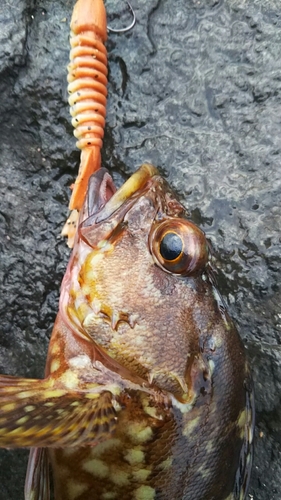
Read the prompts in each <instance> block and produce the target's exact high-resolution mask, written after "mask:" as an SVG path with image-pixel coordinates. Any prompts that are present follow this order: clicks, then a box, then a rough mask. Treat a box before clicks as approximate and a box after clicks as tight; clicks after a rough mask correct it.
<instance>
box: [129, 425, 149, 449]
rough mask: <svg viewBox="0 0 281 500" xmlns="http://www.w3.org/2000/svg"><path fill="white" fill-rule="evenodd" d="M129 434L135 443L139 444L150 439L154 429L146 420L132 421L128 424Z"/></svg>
mask: <svg viewBox="0 0 281 500" xmlns="http://www.w3.org/2000/svg"><path fill="white" fill-rule="evenodd" d="M127 434H128V435H129V436H130V438H131V440H132V441H133V442H134V443H136V444H139V443H146V442H147V441H149V440H150V439H151V438H152V436H153V431H152V429H151V427H149V426H146V425H145V423H144V422H132V423H131V424H129V426H128V429H127Z"/></svg>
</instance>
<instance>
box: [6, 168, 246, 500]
mask: <svg viewBox="0 0 281 500" xmlns="http://www.w3.org/2000/svg"><path fill="white" fill-rule="evenodd" d="M209 253H210V252H209V245H208V243H207V241H206V238H205V235H204V233H203V232H202V231H201V230H200V229H199V228H198V227H197V226H196V225H195V224H193V223H192V222H191V220H190V218H189V216H188V213H187V212H186V210H185V208H184V207H183V206H182V205H181V204H180V203H179V202H178V200H177V199H176V197H175V195H174V193H173V192H172V190H171V189H170V187H169V185H168V184H167V182H166V181H165V180H164V179H163V178H162V177H161V176H160V175H159V173H158V171H157V170H156V169H155V168H154V167H153V166H151V165H148V164H144V165H143V166H142V167H141V168H140V169H139V170H138V171H137V172H136V173H135V174H133V176H132V177H131V178H129V179H128V181H127V182H126V183H125V184H124V185H123V186H122V187H121V188H120V189H119V190H118V191H116V190H115V187H114V185H113V181H112V179H111V177H110V175H109V173H108V172H107V171H106V170H105V169H103V168H102V169H101V170H99V171H98V172H97V173H96V174H95V175H93V176H92V177H91V179H90V182H89V187H88V196H87V198H86V201H85V204H84V208H83V210H82V211H81V213H80V221H79V228H78V233H77V236H76V241H75V244H74V249H73V253H72V257H71V259H70V262H69V265H68V269H67V272H66V275H65V277H64V280H63V283H62V290H61V298H60V307H59V313H58V316H57V320H56V323H55V326H54V330H53V333H52V338H51V342H50V346H49V352H48V360H47V367H46V378H45V379H44V380H28V379H22V378H17V377H9V376H4V375H2V376H1V377H0V445H1V446H3V447H10V448H11V447H32V450H31V454H30V460H29V466H28V473H27V480H26V487H25V498H26V500H49V498H50V481H49V463H50V465H51V470H52V475H53V482H54V491H55V500H106V499H124V500H131V499H132V500H133V499H135V500H152V499H153V500H154V499H155V500H243V499H245V497H246V491H247V486H248V480H249V474H250V468H251V449H252V440H253V422H254V410H253V391H252V383H251V377H250V373H249V369H248V365H247V361H246V357H245V351H244V348H243V345H242V342H241V340H240V337H239V335H238V333H237V331H236V329H235V326H234V324H233V322H232V321H231V319H230V318H229V316H228V314H227V311H226V308H225V306H224V303H223V301H222V299H221V297H220V295H219V293H218V291H217V287H216V283H215V278H214V270H213V268H212V265H211V263H210V256H209Z"/></svg>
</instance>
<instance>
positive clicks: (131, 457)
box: [124, 448, 144, 465]
mask: <svg viewBox="0 0 281 500" xmlns="http://www.w3.org/2000/svg"><path fill="white" fill-rule="evenodd" d="M124 458H125V460H127V462H129V464H130V465H135V464H139V463H141V462H143V461H144V452H143V451H141V450H137V449H136V448H133V449H132V450H128V452H127V453H126V455H125V456H124Z"/></svg>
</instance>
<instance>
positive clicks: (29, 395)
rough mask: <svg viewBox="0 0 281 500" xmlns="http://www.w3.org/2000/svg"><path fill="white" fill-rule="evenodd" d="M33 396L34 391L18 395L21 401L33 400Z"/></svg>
mask: <svg viewBox="0 0 281 500" xmlns="http://www.w3.org/2000/svg"><path fill="white" fill-rule="evenodd" d="M5 390H6V389H5ZM32 396H34V392H33V391H22V392H19V393H18V394H17V398H20V399H24V398H31V397H32Z"/></svg>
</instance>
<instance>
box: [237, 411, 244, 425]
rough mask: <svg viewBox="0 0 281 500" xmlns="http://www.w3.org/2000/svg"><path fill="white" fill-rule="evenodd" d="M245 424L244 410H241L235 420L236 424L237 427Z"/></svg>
mask: <svg viewBox="0 0 281 500" xmlns="http://www.w3.org/2000/svg"><path fill="white" fill-rule="evenodd" d="M245 424H246V411H245V410H242V411H240V413H239V416H238V420H237V425H238V427H240V428H241V427H244V426H245Z"/></svg>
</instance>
